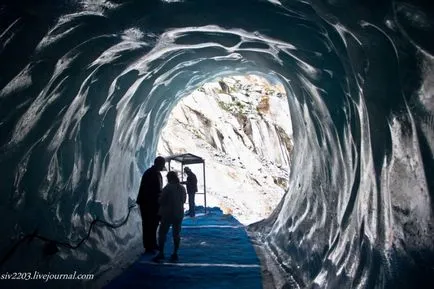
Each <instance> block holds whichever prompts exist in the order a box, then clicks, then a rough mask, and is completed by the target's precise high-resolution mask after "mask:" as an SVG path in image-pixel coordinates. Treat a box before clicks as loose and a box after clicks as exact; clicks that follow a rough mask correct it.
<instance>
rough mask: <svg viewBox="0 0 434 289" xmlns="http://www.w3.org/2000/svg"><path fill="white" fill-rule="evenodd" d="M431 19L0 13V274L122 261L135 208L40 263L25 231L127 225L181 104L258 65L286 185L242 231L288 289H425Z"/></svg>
mask: <svg viewBox="0 0 434 289" xmlns="http://www.w3.org/2000/svg"><path fill="white" fill-rule="evenodd" d="M433 19H434V13H433V10H432V6H430V5H429V3H427V2H426V1H421V0H418V1H416V0H415V1H410V0H402V1H392V0H384V1H357V0H335V1H324V0H304V1H299V0H268V1H266V0H237V1H234V0H231V1H228V0H218V1H216V0H207V1H203V0H149V1H141V0H69V1H66V0H65V1H53V0H41V1H38V2H37V3H36V2H33V1H26V0H16V1H4V2H2V3H1V4H0V67H1V68H0V69H1V73H0V132H1V133H0V162H1V166H0V170H1V173H0V174H1V182H0V192H1V194H0V208H1V210H0V216H1V219H2V225H1V229H2V232H1V239H0V252H1V261H0V262H1V271H2V272H5V271H9V272H12V271H15V272H18V271H20V272H24V271H28V270H33V269H34V268H36V267H37V268H42V269H41V270H43V268H45V269H47V268H49V269H50V270H59V271H62V270H63V271H65V270H71V268H72V267H79V268H81V270H82V271H85V272H95V273H96V274H97V275H101V274H103V272H106V271H107V270H108V269H110V268H112V267H113V266H114V264H120V263H122V262H124V261H125V259H128V258H129V257H128V254H126V253H125V252H133V251H134V250H138V248H139V247H140V246H139V243H140V234H137V228H138V227H139V222H140V217H139V215H138V213H137V211H135V210H132V211H131V214H130V216H129V218H128V221H127V222H126V223H125V224H124V225H123V226H120V227H119V228H111V227H110V226H103V225H101V226H98V225H97V226H95V228H93V230H92V232H91V234H90V235H89V238H88V239H87V240H86V241H85V242H83V243H82V244H80V246H79V247H78V248H77V249H73V248H68V247H67V246H58V247H57V249H58V250H59V251H58V252H56V253H55V254H53V255H50V257H49V258H48V259H47V257H46V256H45V255H44V252H45V253H47V251H48V253H50V248H52V247H50V246H49V245H47V241H44V240H42V239H40V238H34V237H35V236H44V237H45V238H47V239H50V240H56V241H59V242H65V243H68V244H75V245H76V244H78V243H79V242H80V240H82V239H83V238H84V237H86V234H87V229H88V228H89V225H90V223H91V222H92V221H93V220H95V219H98V220H101V221H103V222H107V223H110V224H118V223H120V222H122V220H124V219H125V217H126V216H127V214H128V212H129V206H130V205H131V204H132V203H134V200H135V197H136V194H137V188H138V183H139V181H140V176H141V173H142V172H143V171H144V169H145V168H146V167H147V166H148V165H149V164H150V163H151V162H152V160H153V158H154V156H155V152H156V146H157V141H158V137H159V135H160V133H161V129H162V127H163V126H164V121H165V119H167V116H168V115H169V114H170V111H171V109H172V108H173V107H174V106H175V105H176V103H177V102H178V101H179V100H180V99H181V98H182V97H183V96H185V95H187V94H189V93H190V92H191V91H192V90H194V89H196V88H197V87H198V86H200V85H201V84H203V83H205V82H207V81H209V80H211V79H214V78H216V77H219V76H224V75H230V74H234V73H249V72H255V73H260V74H262V75H264V76H266V77H269V78H272V79H276V80H279V81H280V82H282V83H283V84H284V85H285V89H286V91H287V95H288V103H289V107H290V113H291V117H292V126H293V134H294V152H295V153H294V154H293V155H292V164H291V176H290V184H289V189H288V191H287V193H286V194H285V196H284V197H283V199H282V200H281V202H280V204H279V205H278V207H277V208H276V209H275V210H274V212H273V213H272V215H271V216H270V217H269V218H268V219H265V220H264V221H262V222H260V223H257V224H255V225H254V226H252V227H251V228H250V229H251V230H253V231H256V232H257V233H258V234H260V235H261V236H262V237H263V239H262V242H263V246H264V247H266V248H267V250H268V251H269V254H270V255H272V256H274V259H275V261H276V262H278V263H279V265H280V267H281V269H282V270H284V271H285V272H286V273H287V274H291V275H292V276H294V278H295V279H296V280H298V282H299V286H300V288H433V286H434V279H433V275H434V274H433V273H434V271H433V268H434V242H433V240H434V229H433V224H434V222H433V209H434V199H433V198H434V195H433V194H434V193H433V192H434V183H433V181H434V178H433V175H434V173H433V168H434V161H433V153H434V121H433V120H434V115H433V113H434V99H433V95H434V92H433V91H434V87H433V85H434V58H433V57H434V41H433V37H432V35H433V31H434V22H433ZM32 236H33V237H32ZM48 244H49V242H48ZM282 276H284V275H282ZM282 281H283V283H284V282H285V280H282ZM47 286H50V285H49V284H47ZM85 286H92V284H87V285H85Z"/></svg>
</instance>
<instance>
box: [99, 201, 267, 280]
mask: <svg viewBox="0 0 434 289" xmlns="http://www.w3.org/2000/svg"><path fill="white" fill-rule="evenodd" d="M201 209H202V210H200V209H199V211H198V214H197V215H196V217H194V218H190V217H185V218H184V221H183V224H182V232H181V238H182V239H181V246H180V249H179V254H178V255H179V260H178V261H177V262H170V261H169V260H168V259H169V257H170V255H171V253H172V250H173V241H172V232H171V231H169V233H168V234H167V242H166V246H165V255H166V260H165V261H163V262H160V263H156V262H153V261H152V260H151V259H152V257H153V255H148V254H143V255H141V257H140V258H139V259H138V260H137V261H136V262H135V263H134V264H133V265H131V266H130V267H129V268H128V269H127V270H126V271H125V272H123V273H122V274H121V275H119V276H118V277H117V278H115V279H114V280H113V281H111V282H110V283H109V284H108V285H107V286H106V287H104V288H105V289H117V288H143V289H147V288H149V289H161V288H168V289H170V288H177V289H182V288H189V289H194V288H207V289H214V288H225V289H231V288H234V289H242V288H246V289H255V288H258V289H261V288H262V277H261V267H260V263H259V259H258V257H257V256H256V252H255V250H254V248H253V246H252V243H251V241H250V239H249V237H248V235H247V233H246V230H245V227H244V226H243V225H242V224H241V223H239V222H238V221H237V220H236V219H235V218H234V217H233V216H232V215H225V214H223V213H222V211H221V210H220V209H219V208H208V209H207V213H206V214H205V213H204V211H203V207H202V208H201Z"/></svg>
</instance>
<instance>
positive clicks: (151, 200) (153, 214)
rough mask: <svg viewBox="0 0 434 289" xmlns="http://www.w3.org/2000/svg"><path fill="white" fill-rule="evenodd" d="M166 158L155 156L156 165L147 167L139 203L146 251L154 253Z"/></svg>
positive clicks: (140, 190) (138, 198) (141, 184)
mask: <svg viewBox="0 0 434 289" xmlns="http://www.w3.org/2000/svg"><path fill="white" fill-rule="evenodd" d="M165 163H166V160H165V159H164V158H163V157H161V156H159V157H157V158H155V160H154V165H153V166H152V167H150V168H149V169H147V170H146V171H145V173H144V174H143V176H142V181H141V183H140V189H139V194H138V196H137V201H136V202H137V204H139V207H140V214H141V216H142V231H143V247H144V248H145V252H146V253H154V252H155V250H157V249H158V246H157V228H158V223H159V221H160V218H159V216H158V209H159V203H158V198H159V197H160V194H161V189H162V187H163V179H162V177H161V173H160V171H162V170H163V169H164V165H165Z"/></svg>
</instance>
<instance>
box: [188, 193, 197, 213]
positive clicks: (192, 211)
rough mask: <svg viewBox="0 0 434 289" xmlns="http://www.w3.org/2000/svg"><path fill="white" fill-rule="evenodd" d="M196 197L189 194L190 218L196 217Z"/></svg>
mask: <svg viewBox="0 0 434 289" xmlns="http://www.w3.org/2000/svg"><path fill="white" fill-rule="evenodd" d="M194 195H195V193H192V194H191V193H189V194H188V215H189V216H190V217H194V216H195V214H196V212H195V206H196V205H195V204H194Z"/></svg>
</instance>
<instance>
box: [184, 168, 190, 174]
mask: <svg viewBox="0 0 434 289" xmlns="http://www.w3.org/2000/svg"><path fill="white" fill-rule="evenodd" d="M184 172H185V173H186V174H187V175H188V174H189V173H191V170H190V168H189V167H185V168H184Z"/></svg>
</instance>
